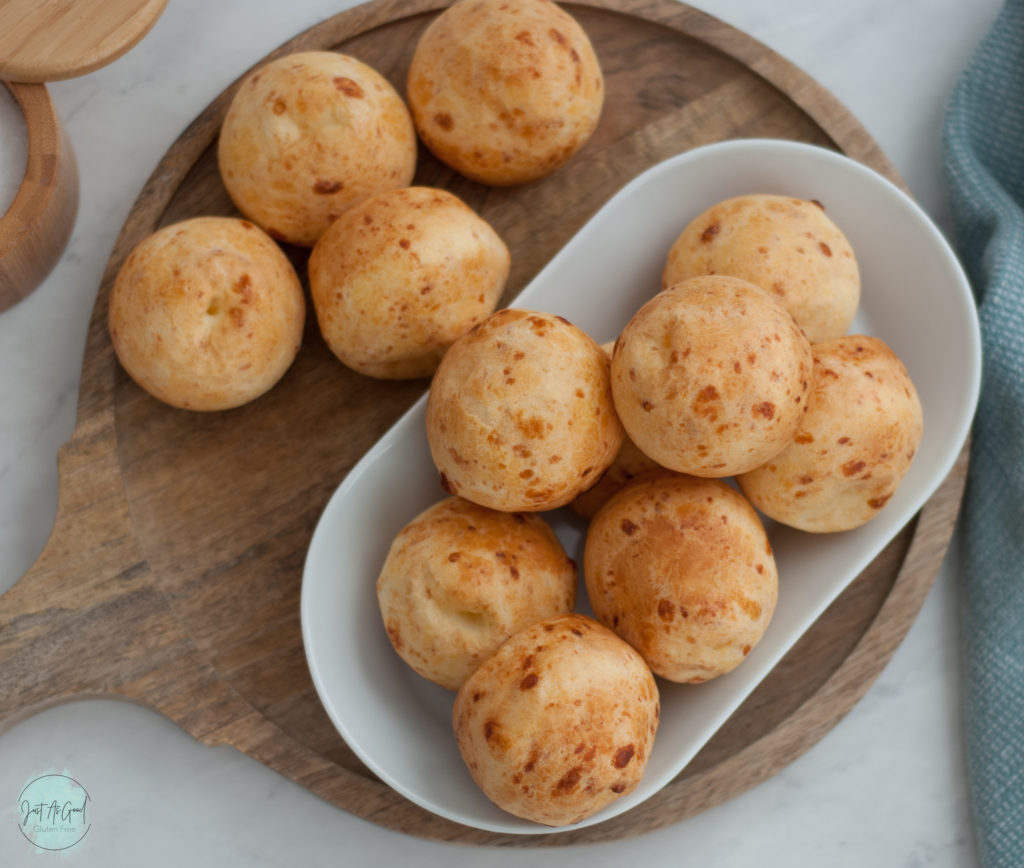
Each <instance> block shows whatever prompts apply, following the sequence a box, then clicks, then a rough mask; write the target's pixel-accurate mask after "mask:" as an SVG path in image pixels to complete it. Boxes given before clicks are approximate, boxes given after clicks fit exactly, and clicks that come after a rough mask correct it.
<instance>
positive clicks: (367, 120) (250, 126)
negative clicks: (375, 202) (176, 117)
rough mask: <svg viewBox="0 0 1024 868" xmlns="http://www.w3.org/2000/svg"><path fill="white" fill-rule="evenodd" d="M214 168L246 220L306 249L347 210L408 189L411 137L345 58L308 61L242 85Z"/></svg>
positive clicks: (281, 62)
mask: <svg viewBox="0 0 1024 868" xmlns="http://www.w3.org/2000/svg"><path fill="white" fill-rule="evenodd" d="M217 159H218V162H219V165H220V174H221V179H222V180H223V182H224V186H225V188H226V189H227V191H228V194H229V195H230V196H231V198H232V200H234V203H235V205H237V206H238V209H239V210H240V211H241V212H242V213H243V214H245V215H246V216H247V217H248V218H249V219H250V220H252V221H254V222H256V223H258V224H259V225H260V226H262V227H263V228H264V229H266V231H267V232H268V233H269V234H270V235H271V236H273V237H274V238H276V239H278V240H279V241H288V242H291V243H292V244H301V245H304V246H306V247H312V246H313V245H314V244H316V242H317V239H319V238H320V236H321V235H323V234H324V232H326V231H327V227H328V226H330V225H331V223H332V222H333V221H334V220H336V219H337V218H338V217H340V216H341V215H342V214H344V213H345V211H347V210H348V209H349V208H351V207H352V206H353V205H355V204H357V203H359V202H361V201H363V199H366V198H367V197H369V196H372V195H374V194H375V193H380V192H383V191H384V190H393V189H395V188H397V187H405V186H406V185H408V184H409V183H410V182H411V181H412V176H413V172H414V171H415V170H416V132H415V129H414V128H413V125H412V118H411V117H410V115H409V111H408V109H407V108H406V107H405V103H403V102H402V98H401V97H400V96H399V95H398V94H397V93H396V92H395V90H394V88H392V87H391V85H390V84H389V83H388V81H387V79H385V78H384V77H383V76H382V75H380V73H378V72H376V71H375V70H373V69H371V68H370V67H369V66H367V65H366V64H365V63H362V62H361V61H358V60H356V59H355V58H354V57H348V56H347V55H344V54H337V53H335V52H333V51H306V52H302V53H299V54H290V55H287V56H285V57H281V58H278V59H277V60H273V61H271V62H270V63H268V64H267V65H266V66H263V67H260V68H259V69H257V70H256V71H255V72H253V73H252V74H250V75H249V76H248V77H247V78H246V79H245V81H243V82H242V84H241V85H240V86H239V88H238V91H237V92H236V93H235V97H234V99H233V100H232V101H231V106H230V107H229V108H228V113H227V115H226V116H225V118H224V124H223V126H222V128H221V133H220V140H219V142H218V145H217Z"/></svg>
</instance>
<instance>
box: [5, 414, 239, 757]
mask: <svg viewBox="0 0 1024 868" xmlns="http://www.w3.org/2000/svg"><path fill="white" fill-rule="evenodd" d="M83 418H86V419H87V418H88V416H85V417H82V416H80V420H81V419H83ZM113 437H114V430H113V425H112V424H110V425H90V424H89V423H88V422H85V423H82V422H80V424H79V428H78V429H77V430H76V431H75V434H74V436H73V437H72V439H71V440H70V441H69V442H68V443H67V444H65V445H64V447H63V448H62V449H61V450H60V454H59V457H58V466H59V479H60V489H59V498H58V508H57V519H56V521H55V523H54V527H53V531H52V533H51V535H50V538H49V540H48V541H47V543H46V546H45V548H44V549H43V552H42V554H41V555H40V556H39V558H38V559H37V560H36V562H35V563H34V564H33V565H32V567H31V568H30V569H29V571H28V572H27V573H26V574H25V575H24V576H22V578H21V579H19V580H18V581H17V582H16V583H15V584H14V586H13V587H12V588H11V589H10V590H9V591H7V593H5V594H4V595H3V596H0V732H2V731H3V730H4V729H6V728H8V727H10V726H12V725H13V724H15V723H16V722H18V721H19V720H22V719H24V718H26V717H28V716H30V715H32V714H35V713H36V712H38V711H41V710H42V709H44V708H46V707H48V706H51V705H55V704H57V703H59V702H62V701H65V700H68V699H74V698H84V697H88V696H112V697H119V698H124V699H129V700H133V701H137V702H142V703H144V704H146V705H148V706H150V707H152V708H154V709H155V710H157V711H159V712H161V713H162V714H164V715H165V716H167V717H169V718H170V719H171V720H174V721H176V722H178V723H179V724H181V725H182V726H183V727H184V728H185V729H186V730H188V731H189V732H190V733H191V734H192V735H193V736H195V737H196V738H198V739H201V740H204V741H205V740H211V734H212V733H214V732H215V731H216V730H217V729H219V728H220V727H222V726H224V725H225V722H226V721H232V720H236V719H239V718H242V717H244V716H246V715H247V714H251V713H252V708H251V707H250V706H249V705H248V704H247V703H246V702H244V701H243V700H242V699H241V698H240V697H239V696H238V695H237V694H236V693H235V692H234V691H233V690H231V688H230V687H228V686H227V685H226V684H225V683H224V682H223V681H222V680H221V679H219V678H218V677H217V676H216V673H215V672H214V671H213V670H212V668H211V667H210V666H209V664H208V663H206V661H205V660H204V659H203V658H202V656H201V655H200V654H199V653H198V651H197V649H196V648H195V646H194V644H193V643H192V642H191V640H190V639H189V638H188V637H187V636H186V635H185V633H184V631H183V630H182V629H181V627H180V625H179V624H178V621H177V619H176V618H175V617H174V614H173V613H172V612H171V610H170V608H169V607H168V605H167V603H166V600H165V599H164V597H163V595H162V594H161V592H160V590H159V588H158V587H157V583H156V579H155V577H154V576H153V574H152V571H151V570H150V568H149V565H148V564H147V563H146V562H145V560H144V559H143V558H142V556H141V554H140V551H139V548H138V544H137V542H136V540H135V537H134V535H133V533H132V531H131V520H130V515H129V511H128V505H127V501H126V499H125V495H124V487H123V483H122V481H121V476H120V473H119V471H118V468H117V466H116V455H117V449H116V444H112V443H111V438H113ZM212 740H214V741H217V740H218V739H216V738H214V739H212Z"/></svg>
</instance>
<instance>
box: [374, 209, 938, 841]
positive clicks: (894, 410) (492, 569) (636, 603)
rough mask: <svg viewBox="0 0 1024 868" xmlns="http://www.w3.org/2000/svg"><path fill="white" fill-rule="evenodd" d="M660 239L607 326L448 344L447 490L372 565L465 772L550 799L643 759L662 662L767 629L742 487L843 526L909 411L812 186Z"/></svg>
mask: <svg viewBox="0 0 1024 868" xmlns="http://www.w3.org/2000/svg"><path fill="white" fill-rule="evenodd" d="M666 253H667V261H666V263H665V268H664V272H663V288H662V290H661V291H660V292H657V293H656V294H654V295H653V297H652V298H651V299H650V300H649V301H648V302H647V303H646V304H644V305H643V306H642V307H641V308H640V310H638V311H637V312H636V313H635V315H634V316H633V317H632V319H631V320H630V321H629V322H628V323H627V324H626V325H625V327H624V328H623V330H622V332H621V333H620V335H619V337H618V340H617V341H615V343H614V344H613V345H611V346H606V347H600V346H598V345H597V344H596V343H595V342H594V340H593V339H591V338H590V337H589V336H587V335H586V334H584V333H583V332H582V331H580V330H579V329H578V328H576V327H575V326H573V325H572V324H571V323H569V322H568V321H566V320H565V319H563V318H562V317H559V316H554V315H552V314H549V313H544V312H540V311H528V310H502V311H499V312H497V313H495V314H493V315H491V316H490V317H488V318H487V319H485V320H484V321H483V322H482V323H480V324H478V325H476V326H474V327H473V328H472V329H471V330H470V331H469V332H468V333H467V334H466V335H464V336H463V337H461V338H460V339H458V340H457V341H456V342H455V343H454V344H453V345H452V347H451V348H450V349H449V350H448V351H447V353H446V354H445V355H444V358H443V359H442V361H441V364H440V366H439V368H438V370H437V372H436V374H435V375H434V378H433V381H432V382H431V387H430V393H429V397H428V403H427V412H426V428H427V432H426V433H427V438H428V441H429V445H430V452H431V456H432V458H433V461H434V463H435V464H436V466H437V469H438V471H439V479H440V485H441V488H442V489H443V490H444V491H445V492H446V493H447V494H448V495H450V496H449V497H448V498H447V499H446V500H442V501H441V502H440V503H438V504H436V505H435V506H433V507H431V508H430V509H428V510H427V511H426V512H424V513H423V514H422V515H420V516H419V517H417V518H416V519H414V520H413V521H412V522H411V523H410V524H409V525H408V526H407V527H406V528H405V529H404V530H403V531H402V532H401V533H400V534H399V536H398V538H397V539H396V540H395V542H394V544H393V546H392V548H391V551H390V553H389V555H388V557H387V560H386V562H385V564H384V567H383V570H382V572H381V574H380V578H379V581H378V586H377V587H378V596H379V601H380V606H381V613H382V616H383V621H384V626H385V629H386V631H387V634H388V636H389V637H390V639H391V642H392V644H393V646H394V648H395V650H396V651H397V652H398V654H399V655H400V656H401V657H402V658H403V659H404V660H405V661H406V662H407V663H409V664H410V665H411V666H413V668H415V669H416V671H417V672H419V673H420V674H421V675H423V676H424V677H426V678H429V679H431V680H433V681H435V682H437V683H439V684H442V685H444V686H445V687H448V688H449V689H454V690H457V691H458V693H457V695H456V699H455V703H454V708H453V724H454V728H455V737H456V740H457V743H458V746H459V748H460V751H461V752H462V755H463V758H464V759H465V762H466V764H467V766H468V768H469V771H470V773H471V775H472V777H473V779H474V780H475V781H476V782H477V784H478V785H479V786H480V787H481V789H482V790H483V791H484V793H486V795H487V796H488V797H489V798H490V799H491V800H492V801H494V802H495V803H496V804H498V805H499V806H500V807H502V808H504V809H505V810H507V811H509V812H511V813H513V814H516V815H517V816H520V817H524V818H527V819H530V820H534V821H536V822H539V823H544V824H548V825H553V826H560V825H565V824H570V823H574V822H578V821H579V820H581V819H582V818H584V817H587V816H589V815H590V814H592V813H594V812H596V811H598V810H600V809H601V808H602V807H604V806H606V805H607V804H609V803H610V802H611V801H613V800H614V799H616V798H619V797H621V796H622V795H625V794H627V793H629V792H631V791H632V790H633V789H634V788H635V787H636V785H637V784H638V783H639V781H640V779H641V776H642V774H643V771H644V767H645V764H646V762H647V760H648V758H649V757H650V754H651V749H652V746H653V741H654V737H655V734H656V732H657V721H658V708H659V705H658V691H657V686H656V682H655V681H654V680H653V678H652V676H653V675H656V676H659V677H661V678H663V679H665V680H666V681H669V682H677V683H688V684H699V683H701V682H704V681H707V680H709V679H712V678H716V677H719V676H722V675H724V674H726V673H728V672H730V671H732V670H733V669H734V668H735V667H737V666H738V665H740V663H742V662H743V660H744V659H745V658H746V657H747V655H749V654H750V652H751V651H752V649H753V648H754V647H755V646H756V645H757V643H758V642H759V641H760V640H761V638H762V637H763V636H764V634H765V631H766V629H767V627H768V624H769V621H770V619H771V617H772V613H773V612H774V610H775V606H776V602H777V598H778V593H779V578H778V573H777V569H776V564H775V560H774V557H773V555H772V548H771V544H770V542H769V539H768V536H767V534H766V532H765V529H764V526H763V525H762V523H761V519H760V518H759V516H758V513H757V511H756V510H760V511H761V512H762V513H764V514H765V515H767V516H769V517H771V518H773V519H775V520H777V521H779V522H782V523H784V524H788V525H790V526H792V527H795V528H799V529H802V530H805V531H811V532H825V531H841V530H848V529H851V528H854V527H857V526H858V525H860V524H863V523H864V522H866V521H868V520H869V519H870V518H872V517H873V516H875V515H877V514H878V512H879V511H880V510H881V509H882V508H883V507H884V505H885V504H886V502H887V501H888V500H889V498H890V497H891V496H892V494H893V492H894V491H895V490H896V487H897V486H898V485H899V483H900V481H901V480H902V478H903V476H904V474H905V473H906V471H907V469H908V468H909V465H910V462H911V460H912V458H913V456H914V452H915V450H916V449H917V446H918V443H919V441H920V438H921V434H922V417H921V406H920V403H919V401H918V398H917V394H916V392H915V390H914V387H913V384H912V383H911V381H910V378H909V377H908V375H907V372H906V370H905V369H904V367H903V365H902V364H901V363H900V362H899V360H898V359H897V358H896V356H895V355H894V354H893V353H892V351H891V350H889V349H888V347H886V346H885V344H884V343H883V342H882V341H880V340H878V339H877V338H873V337H868V336H865V335H852V336H851V335H846V332H847V330H848V329H849V327H850V325H851V323H852V321H853V317H854V314H855V312H856V309H857V306H858V301H859V296H860V279H859V274H858V269H857V264H856V259H855V257H854V254H853V251H852V249H851V247H850V244H849V242H848V241H847V239H846V238H845V236H844V235H843V233H842V231H841V230H840V229H839V228H838V227H837V226H835V225H834V224H833V223H832V221H831V220H829V218H828V217H827V216H826V215H825V212H824V208H823V206H822V205H821V204H820V203H818V202H813V201H803V200H798V199H792V198H788V197H783V196H775V195H763V194H756V195H750V196H743V197H738V198H735V199H730V200H727V201H725V202H721V203H718V204H716V205H715V206H714V207H712V208H711V209H709V210H707V211H705V212H704V213H702V214H700V215H698V216H697V217H696V218H694V219H693V220H692V221H691V222H690V223H689V224H688V225H686V226H685V227H683V229H682V232H681V234H680V235H679V238H678V240H677V241H676V242H675V244H674V245H673V246H672V248H671V250H670V251H666ZM653 291H654V288H652V292H653ZM726 477H733V478H734V479H735V482H736V483H737V486H732V485H729V484H728V483H727V482H725V481H724V478H726ZM737 487H738V490H737ZM566 504H570V505H571V506H572V507H573V509H574V510H576V512H578V513H579V514H580V515H583V516H585V517H587V518H589V519H590V523H589V527H588V529H587V535H586V542H585V547H584V562H583V572H584V580H585V585H586V591H587V595H588V598H589V602H590V606H591V608H592V610H593V613H594V615H595V617H596V621H595V620H594V619H591V618H588V617H584V616H583V615H579V614H571V612H572V610H573V607H574V606H573V603H574V600H575V594H576V575H575V565H574V564H572V562H571V561H569V560H568V559H567V557H566V555H565V553H564V551H562V549H561V547H560V546H559V544H558V541H557V539H556V538H555V536H554V535H553V534H552V533H551V531H550V529H549V528H548V527H547V526H546V525H545V524H544V522H543V520H542V519H541V518H540V517H539V516H538V515H537V513H538V512H543V511H546V510H552V509H555V508H558V507H561V506H564V505H566ZM755 507H756V509H755Z"/></svg>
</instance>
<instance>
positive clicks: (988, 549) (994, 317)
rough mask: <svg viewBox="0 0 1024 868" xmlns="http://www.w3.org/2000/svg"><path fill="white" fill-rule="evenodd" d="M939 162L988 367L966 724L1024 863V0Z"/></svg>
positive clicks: (978, 444)
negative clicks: (944, 177) (971, 292)
mask: <svg viewBox="0 0 1024 868" xmlns="http://www.w3.org/2000/svg"><path fill="white" fill-rule="evenodd" d="M943 144H944V159H945V168H946V176H947V179H948V182H949V190H950V201H951V205H952V210H953V218H954V229H955V233H956V245H957V248H958V250H959V253H960V257H961V260H962V261H963V264H964V268H965V269H966V271H967V274H968V277H969V278H970V280H971V285H972V286H973V287H974V292H975V295H976V297H977V301H978V309H979V313H980V316H981V334H982V346H983V352H984V372H983V375H982V389H981V401H980V404H979V406H978V415H977V417H976V419H975V423H974V434H973V443H972V448H971V469H970V472H969V475H968V481H967V495H966V500H965V504H964V523H963V534H964V536H963V553H964V567H963V572H964V575H963V584H962V591H963V593H962V600H963V612H962V620H961V624H962V632H963V640H964V664H965V665H964V684H965V694H966V696H965V699H966V706H965V730H966V739H967V761H968V771H969V776H970V781H971V796H972V802H973V811H974V824H975V829H976V832H977V839H978V852H979V855H980V857H981V862H982V864H983V865H985V866H986V868H1011V866H1012V868H1021V866H1024V0H1007V3H1006V5H1005V6H1004V7H1003V9H1002V11H1001V12H1000V14H999V16H998V18H997V19H996V21H995V23H994V24H993V26H992V29H991V30H990V31H989V33H988V35H987V36H986V37H985V39H984V40H983V41H982V43H981V45H980V46H979V47H978V49H977V51H976V52H975V54H974V56H973V57H972V59H971V61H970V63H969V64H968V66H967V69H966V70H965V71H964V73H963V76H962V77H961V79H960V81H959V82H958V84H957V86H956V89H955V90H954V92H953V96H952V100H951V102H950V105H949V110H948V113H947V115H946V123H945V130H944V142H943Z"/></svg>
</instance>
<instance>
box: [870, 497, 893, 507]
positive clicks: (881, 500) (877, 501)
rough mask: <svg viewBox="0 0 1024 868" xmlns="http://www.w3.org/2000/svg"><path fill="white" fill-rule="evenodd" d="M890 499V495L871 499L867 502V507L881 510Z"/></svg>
mask: <svg viewBox="0 0 1024 868" xmlns="http://www.w3.org/2000/svg"><path fill="white" fill-rule="evenodd" d="M890 497H892V495H891V494H887V495H885V496H884V497H873V498H871V500H869V501H868V506H870V507H871V508H872V509H881V508H882V507H883V506H885V505H886V504H887V503H888V502H889V498H890Z"/></svg>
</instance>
